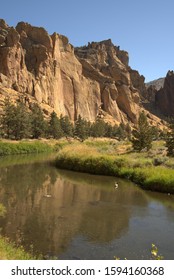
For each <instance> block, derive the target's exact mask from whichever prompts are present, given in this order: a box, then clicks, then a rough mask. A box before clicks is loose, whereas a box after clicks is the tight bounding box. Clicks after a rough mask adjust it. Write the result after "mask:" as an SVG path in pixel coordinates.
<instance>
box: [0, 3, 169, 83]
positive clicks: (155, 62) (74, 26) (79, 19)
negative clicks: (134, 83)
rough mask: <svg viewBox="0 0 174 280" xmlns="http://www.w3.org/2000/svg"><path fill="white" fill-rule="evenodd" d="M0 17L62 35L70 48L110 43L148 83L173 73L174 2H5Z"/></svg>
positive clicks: (7, 20)
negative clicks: (103, 41) (103, 42)
mask: <svg viewBox="0 0 174 280" xmlns="http://www.w3.org/2000/svg"><path fill="white" fill-rule="evenodd" d="M0 4H1V5H0V18H3V19H5V20H6V22H7V23H8V24H9V25H10V26H16V24H17V23H18V22H19V21H25V22H29V23H31V24H32V25H35V26H42V27H44V28H45V29H46V30H47V31H48V33H50V34H52V33H53V32H55V31H56V32H57V33H60V34H63V35H66V36H67V37H68V38H69V41H70V43H71V44H73V45H74V46H82V45H85V44H87V43H88V42H91V41H101V40H105V39H109V38H110V39H112V42H113V43H114V44H115V45H119V46H120V48H121V49H124V50H126V51H128V52H129V65H130V66H131V67H132V68H133V69H136V70H138V71H139V73H140V74H142V75H144V76H145V78H146V81H150V80H154V79H157V78H160V77H163V76H165V75H166V73H167V71H168V70H174V36H173V29H174V28H173V26H174V16H173V13H174V1H173V0H163V1H162V0H119V1H118V0H106V1H105V0H86V1H82V0H81V1H80V0H61V1H59V0H49V1H45V0H42V1H41V0H30V1H24V0H11V1H9V0H5V1H2V0H1V3H0Z"/></svg>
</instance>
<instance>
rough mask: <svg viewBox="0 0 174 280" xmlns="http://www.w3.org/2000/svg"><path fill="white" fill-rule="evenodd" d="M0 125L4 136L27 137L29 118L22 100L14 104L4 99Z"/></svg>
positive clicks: (12, 137) (18, 138) (28, 133)
mask: <svg viewBox="0 0 174 280" xmlns="http://www.w3.org/2000/svg"><path fill="white" fill-rule="evenodd" d="M1 125H2V131H3V135H4V136H5V137H6V138H9V139H16V140H20V139H22V138H28V137H29V136H30V119H29V113H28V112H27V108H26V106H25V105H24V104H23V103H22V102H18V104H17V105H16V106H15V105H14V104H11V103H10V102H9V100H6V101H5V106H4V115H3V116H2V118H1Z"/></svg>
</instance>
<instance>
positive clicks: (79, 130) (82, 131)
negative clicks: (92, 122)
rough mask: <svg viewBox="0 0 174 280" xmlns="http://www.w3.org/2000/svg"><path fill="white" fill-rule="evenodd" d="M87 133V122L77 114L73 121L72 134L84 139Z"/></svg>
mask: <svg viewBox="0 0 174 280" xmlns="http://www.w3.org/2000/svg"><path fill="white" fill-rule="evenodd" d="M88 134H89V123H88V122H87V121H86V120H84V119H82V117H81V116H80V115H79V116H78V118H77V120H76V121H75V128H74V135H75V136H76V137H78V138H80V139H81V140H82V141H84V140H85V139H86V138H87V137H88Z"/></svg>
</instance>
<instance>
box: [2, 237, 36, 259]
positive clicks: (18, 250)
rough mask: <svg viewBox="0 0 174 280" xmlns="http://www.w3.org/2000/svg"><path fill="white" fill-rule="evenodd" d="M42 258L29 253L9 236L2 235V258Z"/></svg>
mask: <svg viewBox="0 0 174 280" xmlns="http://www.w3.org/2000/svg"><path fill="white" fill-rule="evenodd" d="M36 259H41V258H39V257H35V256H33V255H32V254H30V253H27V252H26V251H25V250H24V248H23V247H17V246H16V245H15V244H13V243H12V242H10V241H9V239H8V238H5V237H2V236H0V260H36Z"/></svg>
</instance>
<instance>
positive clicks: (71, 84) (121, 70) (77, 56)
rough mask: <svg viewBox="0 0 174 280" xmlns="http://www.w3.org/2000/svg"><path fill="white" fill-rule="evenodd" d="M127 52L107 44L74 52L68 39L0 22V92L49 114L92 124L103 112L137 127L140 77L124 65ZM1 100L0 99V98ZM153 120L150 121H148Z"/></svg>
mask: <svg viewBox="0 0 174 280" xmlns="http://www.w3.org/2000/svg"><path fill="white" fill-rule="evenodd" d="M128 61H129V58H128V53H127V52H125V51H122V50H120V48H119V47H118V46H114V45H113V43H112V42H111V40H106V41H102V42H100V43H95V42H92V43H89V44H88V46H85V47H81V48H76V49H75V50H74V48H73V46H72V45H71V44H69V42H68V38H67V37H65V36H63V35H60V34H57V33H54V34H52V35H49V34H48V33H47V31H46V30H45V29H44V28H41V27H33V26H31V25H30V24H28V23H25V22H20V23H18V24H17V26H16V28H13V27H9V26H8V25H7V24H6V23H5V21H4V20H0V93H1V96H3V98H4V97H5V96H8V97H10V98H13V101H15V98H17V97H16V96H18V95H19V96H21V95H23V96H27V100H28V103H30V102H34V100H35V101H37V102H38V103H39V105H40V106H41V107H42V108H43V109H44V112H46V113H47V114H49V113H50V112H51V111H53V110H54V111H55V112H56V113H57V114H58V115H60V114H63V115H68V116H69V117H70V119H71V120H76V119H77V117H78V115H79V114H80V115H81V116H82V117H83V118H85V119H87V120H89V121H94V120H95V119H96V117H97V116H98V115H99V114H100V115H101V114H102V112H103V116H104V117H105V118H106V119H112V120H113V122H115V123H120V122H124V123H126V122H128V121H130V122H131V123H132V124H135V123H136V122H137V118H138V116H139V112H140V111H141V110H142V109H143V108H142V105H141V99H142V96H143V94H144V92H145V86H144V77H143V76H140V75H139V73H138V72H137V71H134V70H132V69H131V68H130V67H129V66H128ZM1 99H2V98H1ZM152 118H153V117H152Z"/></svg>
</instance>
